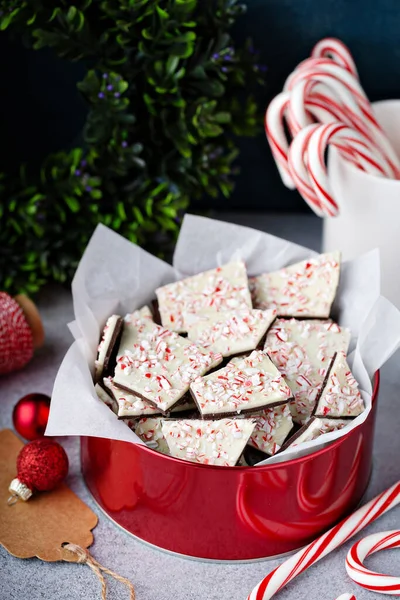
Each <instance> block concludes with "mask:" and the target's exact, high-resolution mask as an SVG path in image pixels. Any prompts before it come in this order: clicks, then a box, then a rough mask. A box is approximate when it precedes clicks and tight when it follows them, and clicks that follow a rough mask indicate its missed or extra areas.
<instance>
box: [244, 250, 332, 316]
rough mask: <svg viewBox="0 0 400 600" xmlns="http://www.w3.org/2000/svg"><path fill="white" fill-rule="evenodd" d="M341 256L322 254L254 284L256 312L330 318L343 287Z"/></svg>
mask: <svg viewBox="0 0 400 600" xmlns="http://www.w3.org/2000/svg"><path fill="white" fill-rule="evenodd" d="M339 274H340V252H331V253H327V254H320V255H319V256H317V257H315V258H310V259H309V260H305V261H303V262H300V263H297V264H295V265H291V266H289V267H286V268H284V269H281V270H280V271H276V272H274V273H265V274H263V275H260V276H258V277H254V278H252V279H251V280H250V288H251V293H252V299H253V305H254V308H260V309H262V310H265V309H268V308H273V309H275V310H276V311H277V314H278V316H280V317H316V318H320V319H324V318H328V317H329V315H330V311H331V306H332V303H333V301H334V299H335V295H336V290H337V287H338V284H339Z"/></svg>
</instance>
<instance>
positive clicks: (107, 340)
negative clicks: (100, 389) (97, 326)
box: [94, 315, 121, 381]
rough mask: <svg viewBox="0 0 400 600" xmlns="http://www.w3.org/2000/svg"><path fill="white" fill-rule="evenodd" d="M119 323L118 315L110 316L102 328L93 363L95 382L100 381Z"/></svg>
mask: <svg viewBox="0 0 400 600" xmlns="http://www.w3.org/2000/svg"><path fill="white" fill-rule="evenodd" d="M120 322H121V317H120V316H119V315H111V317H109V318H108V319H107V322H106V324H105V326H104V329H103V333H102V336H101V340H100V343H99V345H98V347H97V358H96V360H95V361H94V367H95V381H99V379H101V376H102V374H103V370H104V367H105V361H106V358H107V356H108V355H109V352H110V351H111V350H112V348H111V344H113V340H114V333H115V331H116V329H117V327H118V328H120V327H121V325H120ZM114 341H115V340H114Z"/></svg>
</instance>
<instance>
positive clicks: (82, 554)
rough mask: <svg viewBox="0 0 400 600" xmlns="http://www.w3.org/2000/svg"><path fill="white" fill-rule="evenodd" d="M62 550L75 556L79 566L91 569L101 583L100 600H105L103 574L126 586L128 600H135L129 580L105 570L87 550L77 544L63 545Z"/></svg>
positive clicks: (105, 592) (105, 585)
mask: <svg viewBox="0 0 400 600" xmlns="http://www.w3.org/2000/svg"><path fill="white" fill-rule="evenodd" d="M63 548H65V549H66V550H69V551H70V552H72V553H73V554H76V555H77V557H78V563H79V564H83V565H87V566H88V567H90V568H91V569H92V571H93V573H94V574H95V575H96V577H97V578H98V579H99V580H100V583H101V600H107V582H106V580H105V577H104V575H103V573H105V574H106V575H109V576H110V577H113V578H114V579H115V580H116V581H119V582H120V583H122V584H123V585H126V587H127V588H128V589H129V600H135V597H136V596H135V589H134V587H133V585H132V583H131V582H130V581H129V579H127V578H126V577H122V575H118V573H114V571H111V570H110V569H107V567H104V566H103V565H101V564H100V563H99V562H98V561H97V560H96V559H95V558H93V556H92V555H91V554H90V552H89V551H88V550H86V549H85V548H81V546H78V545H77V544H69V543H68V544H63Z"/></svg>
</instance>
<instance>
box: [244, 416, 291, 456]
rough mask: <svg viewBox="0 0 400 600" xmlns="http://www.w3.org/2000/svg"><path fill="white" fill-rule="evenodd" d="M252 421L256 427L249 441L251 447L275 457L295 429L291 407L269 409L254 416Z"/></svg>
mask: <svg viewBox="0 0 400 600" xmlns="http://www.w3.org/2000/svg"><path fill="white" fill-rule="evenodd" d="M252 419H254V421H255V427H254V431H253V433H252V434H251V436H250V439H249V441H248V444H249V446H252V447H253V448H256V449H257V450H260V451H261V452H265V454H268V455H269V456H273V455H274V454H276V453H277V452H278V451H279V450H280V449H281V447H282V445H283V443H284V442H285V440H286V438H287V436H288V435H289V433H290V432H291V430H292V428H293V419H292V414H291V412H290V408H289V405H288V404H282V405H281V406H275V407H274V408H267V409H266V410H265V411H263V412H262V413H261V414H259V415H255V416H252Z"/></svg>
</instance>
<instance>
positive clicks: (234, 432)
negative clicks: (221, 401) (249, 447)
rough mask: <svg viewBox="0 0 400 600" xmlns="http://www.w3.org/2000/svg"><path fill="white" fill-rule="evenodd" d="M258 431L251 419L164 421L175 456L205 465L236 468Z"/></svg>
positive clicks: (167, 439)
mask: <svg viewBox="0 0 400 600" xmlns="http://www.w3.org/2000/svg"><path fill="white" fill-rule="evenodd" d="M253 429H254V423H253V422H252V421H251V420H249V419H220V420H219V421H200V420H182V421H164V422H163V424H162V431H163V434H164V436H165V439H166V441H167V444H168V447H169V451H170V454H171V456H174V457H175V458H181V459H183V460H189V461H191V462H195V463H201V464H204V465H219V466H223V467H233V466H235V465H236V463H237V462H238V460H239V458H240V456H241V454H242V452H243V450H244V448H245V446H246V444H247V441H248V439H249V437H250V435H251V433H252V431H253Z"/></svg>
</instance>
